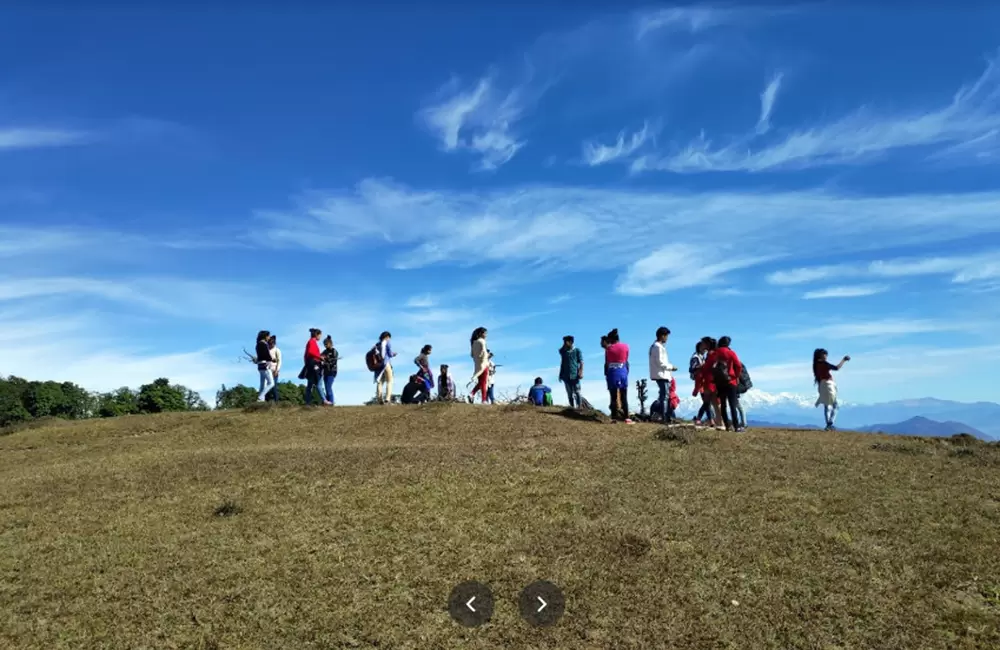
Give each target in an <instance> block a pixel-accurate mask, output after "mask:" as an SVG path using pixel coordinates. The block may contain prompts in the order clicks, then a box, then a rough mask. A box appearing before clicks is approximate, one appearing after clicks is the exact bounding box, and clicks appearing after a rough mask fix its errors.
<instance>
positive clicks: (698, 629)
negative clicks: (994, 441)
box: [0, 405, 1000, 650]
mask: <svg viewBox="0 0 1000 650" xmlns="http://www.w3.org/2000/svg"><path fill="white" fill-rule="evenodd" d="M660 431H662V429H661V428H659V427H656V426H654V425H635V426H631V427H628V426H624V425H608V424H603V423H598V422H591V421H587V420H586V419H584V420H574V419H570V418H567V417H564V416H562V415H560V412H559V411H558V410H557V409H553V410H548V411H546V412H539V410H538V409H503V408H500V407H496V408H490V407H478V406H477V407H473V406H468V405H440V406H438V405H430V406H427V407H383V408H376V407H368V408H364V407H359V408H339V407H338V408H335V409H312V410H309V409H292V410H285V409H280V410H264V411H260V412H251V413H242V412H224V413H204V414H164V415H158V416H134V417H124V418H120V419H116V420H105V421H91V422H79V423H61V424H53V425H51V426H48V427H44V428H38V429H33V430H24V431H18V432H15V433H12V434H10V435H8V436H5V437H3V438H0V647H3V648H18V649H24V650H32V649H38V650H56V649H62V648H66V649H69V648H72V649H74V650H76V649H81V648H136V649H139V648H201V649H210V648H214V649H219V650H230V649H237V648H240V649H243V648H269V649H270V648H274V649H279V648H280V649H283V650H297V649H299V648H302V649H306V648H380V649H386V648H413V649H421V650H423V649H436V648H474V649H485V648H518V649H521V648H560V649H567V648H594V649H598V648H599V649H607V648H643V649H650V648H674V649H688V648H691V649H694V648H698V649H701V648H709V649H712V648H717V649H723V648H727V649H734V650H736V649H740V650H743V649H755V648H775V649H777V648H781V649H782V650H787V649H789V648H803V649H805V648H809V649H817V650H821V649H826V650H832V649H834V648H843V649H847V648H852V649H857V648H873V649H874V648H877V649H879V650H894V649H898V650H918V649H922V648H997V647H1000V544H998V542H1000V463H998V455H1000V450H998V449H997V448H996V447H992V446H987V445H982V444H971V443H970V444H967V445H956V444H950V443H948V442H941V441H923V440H919V439H901V438H898V437H893V438H890V437H881V436H864V435H857V434H847V433H823V432H812V431H796V432H790V431H777V430H763V431H751V432H749V433H746V434H739V435H737V434H725V433H718V432H697V433H693V434H692V433H690V432H686V431H683V430H681V431H679V432H678V433H677V434H676V435H673V436H661V435H658V434H659V432H660ZM661 438H662V439H661ZM873 445H877V447H875V448H873ZM958 449H967V450H970V452H971V453H970V452H964V451H963V452H957V453H956V450H958ZM469 579H473V580H479V581H482V582H486V583H488V584H490V585H491V586H492V588H493V591H494V595H495V598H496V603H497V604H496V612H495V614H494V618H493V620H492V622H491V623H489V624H488V625H486V626H484V627H481V628H476V629H465V628H461V627H459V626H458V625H457V624H455V623H453V622H452V621H451V619H450V618H449V617H448V614H447V612H446V610H445V605H446V602H447V599H448V595H449V592H450V590H451V588H452V587H453V586H454V585H455V584H457V583H459V582H461V581H463V580H469ZM538 579H547V580H551V581H553V582H555V583H556V584H558V585H560V586H561V587H562V588H563V590H564V592H565V594H566V601H567V604H566V615H565V617H564V618H563V619H562V620H561V621H560V622H559V623H558V624H557V625H556V626H555V627H553V628H549V629H544V630H539V629H535V628H531V627H529V626H528V625H527V624H526V623H525V622H524V621H522V620H521V619H520V618H519V615H518V612H517V597H518V593H519V592H520V590H521V589H522V588H523V587H524V586H526V585H528V584H529V583H531V582H533V581H535V580H538ZM737 603H738V604H737Z"/></svg>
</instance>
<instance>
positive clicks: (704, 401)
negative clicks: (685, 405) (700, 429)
mask: <svg viewBox="0 0 1000 650" xmlns="http://www.w3.org/2000/svg"><path fill="white" fill-rule="evenodd" d="M706 339H708V337H707V336H706V337H704V338H702V339H701V340H700V341H698V342H697V343H695V346H694V354H692V355H691V360H690V361H688V377H690V378H691V381H693V382H694V390H693V391H692V392H691V397H698V398H701V408H699V409H698V414H697V415H696V416H694V419H693V420H691V421H692V422H693V423H694V424H695V425H699V424H701V423H702V422H703V421H707V422H711V421H712V405H711V400H709V399H708V398H707V397H706V395H705V383H704V382H703V381H702V378H701V370H702V367H703V366H704V365H705V357H706V356H707V354H708V352H707V350H708V348H707V343H706Z"/></svg>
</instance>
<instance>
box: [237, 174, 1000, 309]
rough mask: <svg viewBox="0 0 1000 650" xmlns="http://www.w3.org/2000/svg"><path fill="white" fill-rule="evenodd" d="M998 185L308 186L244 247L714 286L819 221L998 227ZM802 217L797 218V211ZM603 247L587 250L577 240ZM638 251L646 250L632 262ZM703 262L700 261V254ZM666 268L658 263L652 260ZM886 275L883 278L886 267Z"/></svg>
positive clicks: (885, 237) (264, 220) (875, 226)
mask: <svg viewBox="0 0 1000 650" xmlns="http://www.w3.org/2000/svg"><path fill="white" fill-rule="evenodd" d="M998 211H1000V193H979V194H971V193H970V194H961V195H949V194H914V195H903V196H892V197H855V196H849V195H846V196H845V195H841V194H837V193H833V192H815V191H813V192H771V193H762V192H711V193H702V194H698V193H687V192H676V191H638V190H605V189H589V188H577V187H560V186H523V187H511V188H507V189H502V190H495V191H478V192H477V191H444V190H415V189H409V188H406V187H405V186H402V185H399V184H395V183H391V182H386V181H381V180H367V181H364V182H363V183H361V184H360V185H359V186H358V188H356V189H355V190H354V191H343V190H335V191H329V192H312V193H310V194H309V195H307V196H304V197H301V198H300V199H299V200H298V201H297V205H295V206H294V207H293V208H292V209H291V210H289V211H270V212H266V213H261V214H260V215H258V216H259V217H261V221H260V222H258V223H257V224H255V225H254V227H253V232H254V236H255V237H256V238H257V242H258V243H260V244H264V245H269V246H279V247H290V246H294V247H305V248H307V249H310V250H315V251H324V250H342V249H344V247H346V246H359V245H364V246H374V247H384V254H385V257H386V260H387V263H388V264H389V265H390V266H392V267H393V268H398V269H416V268H422V267H427V266H431V265H438V264H448V265H457V266H466V267H469V266H482V265H485V266H487V267H489V266H497V267H502V266H505V265H510V269H509V270H508V269H504V272H503V274H501V273H500V272H499V270H498V272H497V273H494V275H495V276H500V275H505V276H506V275H510V276H512V277H513V278H515V279H517V278H520V277H521V276H526V275H530V274H533V273H534V274H537V275H538V276H544V275H545V274H551V273H559V272H565V270H566V269H570V268H571V269H574V270H578V271H599V270H624V269H627V268H629V267H631V270H630V271H628V272H627V273H626V274H625V275H624V276H623V278H621V280H620V282H619V286H620V287H621V288H622V289H623V290H626V291H639V292H648V291H652V290H653V289H652V287H654V286H661V287H664V289H663V290H667V289H666V288H667V287H677V286H682V285H684V286H692V285H690V284H688V283H687V281H681V280H679V278H680V277H681V276H680V275H671V276H670V279H667V278H668V272H669V273H672V272H673V271H671V269H673V270H675V271H677V272H678V273H679V272H680V270H682V267H684V265H687V268H686V272H685V276H686V277H688V278H695V277H698V278H701V281H702V282H715V281H716V280H717V279H718V278H719V276H720V275H721V274H723V273H725V272H726V270H728V271H737V270H740V269H746V268H749V266H748V265H749V264H750V262H753V263H754V264H757V263H759V261H760V260H762V259H764V258H768V259H779V258H780V259H783V260H785V263H794V261H795V260H797V259H798V260H802V259H806V258H808V257H809V255H808V253H807V251H815V232H816V231H815V228H816V224H817V223H822V224H823V226H824V243H823V249H824V252H825V253H827V254H829V255H831V256H836V255H838V254H846V253H851V254H852V255H858V256H860V255H864V254H865V253H866V252H868V253H869V254H871V255H877V251H879V250H880V249H881V248H883V247H885V246H888V245H890V244H891V245H892V246H893V247H904V246H908V245H920V244H940V243H941V242H946V241H949V240H957V239H962V238H966V237H975V236H981V235H986V234H991V233H1000V222H997V220H996V219H995V215H996V214H997V213H998ZM804 214H808V215H811V218H810V219H803V218H802V215H804ZM715 222H725V223H726V224H727V229H728V230H727V233H728V235H727V241H729V242H731V243H733V245H734V246H737V247H738V248H736V249H734V250H738V251H753V253H752V254H740V253H737V252H732V251H731V252H730V253H728V255H729V257H728V258H721V259H720V255H719V253H718V252H717V251H714V249H713V250H706V252H705V253H704V254H703V257H701V258H699V257H697V253H692V251H699V250H705V241H704V236H703V233H704V225H705V224H706V223H715ZM593 241H600V242H602V244H601V246H599V247H595V246H593V245H591V244H590V243H591V242H593ZM657 242H664V243H666V242H670V243H671V244H672V245H674V246H676V248H675V249H672V250H673V252H669V251H668V253H665V255H676V256H677V257H676V260H675V261H673V262H670V261H666V262H665V261H662V260H660V259H657V258H658V257H661V256H660V255H651V248H652V249H653V250H656V248H657V246H656V243H657ZM643 258H648V259H645V260H643ZM706 261H707V263H706ZM664 265H666V266H664ZM661 268H662V269H663V270H664V271H665V275H663V276H662V277H661V278H660V279H657V278H655V277H654V276H655V275H656V271H655V269H661ZM845 268H847V269H849V268H850V267H842V266H839V265H838V266H832V267H823V268H819V269H816V268H806V269H798V270H792V271H780V272H778V273H773V274H772V275H771V276H770V277H769V280H770V281H771V282H772V283H774V284H785V285H793V284H801V283H804V282H806V281H817V280H821V279H833V278H838V279H839V278H841V277H847V276H842V275H840V274H842V273H844V270H843V269H845ZM885 277H888V276H887V275H886V276H885Z"/></svg>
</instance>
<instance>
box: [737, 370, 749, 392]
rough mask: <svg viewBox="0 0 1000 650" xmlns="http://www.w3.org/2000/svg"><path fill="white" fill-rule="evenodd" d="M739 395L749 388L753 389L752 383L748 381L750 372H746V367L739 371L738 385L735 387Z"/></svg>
mask: <svg viewBox="0 0 1000 650" xmlns="http://www.w3.org/2000/svg"><path fill="white" fill-rule="evenodd" d="M737 388H738V389H739V391H740V393H745V392H747V391H748V390H750V389H751V388H753V382H752V381H751V380H750V371H749V370H747V367H746V365H744V366H743V369H742V370H740V383H739V385H737Z"/></svg>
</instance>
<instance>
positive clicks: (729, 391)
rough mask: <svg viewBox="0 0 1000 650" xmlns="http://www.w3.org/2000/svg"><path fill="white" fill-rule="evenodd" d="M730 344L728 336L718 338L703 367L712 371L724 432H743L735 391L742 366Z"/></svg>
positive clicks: (738, 395)
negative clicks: (716, 345) (715, 346)
mask: <svg viewBox="0 0 1000 650" xmlns="http://www.w3.org/2000/svg"><path fill="white" fill-rule="evenodd" d="M730 343H732V339H730V338H729V337H728V336H723V337H722V338H720V339H719V346H718V347H717V348H716V349H715V352H714V353H713V354H710V355H708V356H709V359H708V362H707V363H706V364H705V365H707V366H709V367H711V369H712V379H713V381H714V382H715V392H716V394H717V395H718V401H719V403H720V412H721V413H722V422H723V424H724V425H725V427H726V431H745V430H746V429H745V428H744V427H742V426H740V416H739V410H740V402H739V399H740V394H739V392H737V389H736V386H737V384H739V381H740V373H741V372H743V364H742V363H741V362H740V358H739V357H738V356H736V353H735V352H733V351H732V349H731V348H730V347H729V345H730ZM713 355H714V358H713ZM727 405H728V406H729V415H731V416H732V421H731V422H730V418H729V417H727V414H726V406H727Z"/></svg>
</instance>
